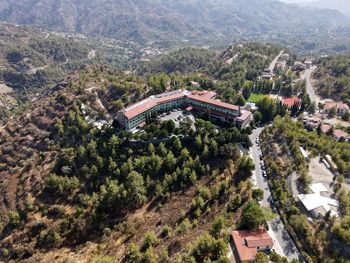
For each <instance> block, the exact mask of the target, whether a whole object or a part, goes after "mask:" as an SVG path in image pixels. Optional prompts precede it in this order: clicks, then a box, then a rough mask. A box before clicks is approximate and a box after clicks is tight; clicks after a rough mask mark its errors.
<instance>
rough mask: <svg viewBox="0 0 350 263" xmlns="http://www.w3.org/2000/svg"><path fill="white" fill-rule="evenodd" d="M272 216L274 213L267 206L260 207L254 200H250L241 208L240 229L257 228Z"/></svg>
mask: <svg viewBox="0 0 350 263" xmlns="http://www.w3.org/2000/svg"><path fill="white" fill-rule="evenodd" d="M273 218H274V214H273V213H272V212H271V210H270V209H268V208H267V207H266V208H265V207H263V208H260V207H259V204H258V203H257V202H256V201H250V202H248V204H247V205H246V206H245V207H244V208H243V211H242V215H241V219H240V227H241V228H242V229H251V230H255V229H259V228H260V227H261V226H263V225H264V224H265V223H266V221H268V220H271V219H273Z"/></svg>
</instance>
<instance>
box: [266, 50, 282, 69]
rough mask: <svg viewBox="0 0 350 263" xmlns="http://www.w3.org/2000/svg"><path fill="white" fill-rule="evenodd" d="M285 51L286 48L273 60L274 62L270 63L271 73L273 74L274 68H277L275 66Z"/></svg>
mask: <svg viewBox="0 0 350 263" xmlns="http://www.w3.org/2000/svg"><path fill="white" fill-rule="evenodd" d="M283 52H284V50H282V51H281V52H280V53H279V54H278V55H277V56H276V57H275V58H274V59H273V60H272V62H271V63H270V66H269V71H270V73H271V74H273V70H274V68H275V66H276V63H277V61H278V59H279V58H280V56H282V54H283Z"/></svg>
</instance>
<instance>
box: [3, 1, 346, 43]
mask: <svg viewBox="0 0 350 263" xmlns="http://www.w3.org/2000/svg"><path fill="white" fill-rule="evenodd" d="M0 20H2V21H9V22H13V23H18V24H31V25H37V26H40V27H42V28H46V29H50V30H55V31H64V32H73V33H83V34H88V35H94V36H105V37H109V38H115V39H123V40H125V39H127V40H133V41H136V42H139V43H140V42H150V43H152V42H154V41H155V42H157V43H158V44H168V43H173V42H179V41H184V40H185V41H187V40H190V41H198V40H200V41H201V42H203V40H208V39H209V40H212V39H214V38H215V37H224V36H225V37H226V36H232V37H233V36H237V35H238V36H239V35H244V36H246V35H260V36H264V35H265V34H267V33H285V32H289V33H293V32H295V33H301V32H313V31H314V30H315V29H316V28H317V27H322V26H324V25H327V26H328V27H329V25H332V26H334V25H341V24H344V23H348V22H349V21H348V20H347V19H346V18H345V17H344V16H343V15H341V14H340V13H339V12H337V11H330V10H310V9H303V8H301V7H297V6H290V5H287V4H285V3H281V2H276V1H274V0H248V1H247V0H234V1H228V0H220V1H214V0H205V1H199V0H191V1H187V0H186V1H185V0H180V1H179V0H176V1H175V0H171V1H165V0H146V1H144V0H142V1H141V0H132V1H121V0H117V1H108V0H93V1H79V0H75V1H49V0H39V1H37V0H26V1H20V2H18V1H15V0H1V1H0ZM228 25H229V26H228Z"/></svg>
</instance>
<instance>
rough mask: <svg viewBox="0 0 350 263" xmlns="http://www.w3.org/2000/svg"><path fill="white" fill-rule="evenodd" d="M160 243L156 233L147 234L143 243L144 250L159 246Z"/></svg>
mask: <svg viewBox="0 0 350 263" xmlns="http://www.w3.org/2000/svg"><path fill="white" fill-rule="evenodd" d="M158 243H159V238H158V237H157V235H156V234H155V233H154V232H147V233H146V234H145V240H144V242H143V246H144V248H146V249H147V248H149V247H154V246H156V245H158Z"/></svg>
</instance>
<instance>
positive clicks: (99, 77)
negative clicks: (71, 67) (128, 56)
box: [0, 67, 271, 263]
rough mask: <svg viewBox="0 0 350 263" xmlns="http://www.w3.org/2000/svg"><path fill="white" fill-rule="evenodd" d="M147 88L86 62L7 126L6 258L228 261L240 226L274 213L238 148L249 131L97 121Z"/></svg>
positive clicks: (3, 166) (0, 162) (0, 248)
mask: <svg viewBox="0 0 350 263" xmlns="http://www.w3.org/2000/svg"><path fill="white" fill-rule="evenodd" d="M146 90H148V87H147V83H146V82H145V80H143V79H142V78H139V77H132V76H127V75H123V74H119V73H113V72H109V71H108V70H107V69H105V68H103V67H89V68H88V69H86V70H83V71H81V72H79V73H78V72H77V73H75V74H73V75H71V76H70V77H69V78H67V79H66V80H65V81H63V82H61V83H60V84H59V85H57V86H56V87H55V88H53V89H50V90H49V91H48V92H47V94H46V95H45V96H43V98H42V100H41V101H40V102H35V103H34V104H33V106H32V107H31V108H30V109H28V110H27V111H26V112H25V113H24V114H23V115H21V116H18V117H16V118H14V119H12V120H11V121H9V122H8V123H7V125H5V126H1V127H0V135H1V136H0V138H1V139H0V152H1V158H0V178H1V181H2V184H1V186H2V187H1V189H0V191H1V198H2V200H1V207H0V216H1V222H2V224H1V225H0V230H1V232H0V233H1V234H0V237H1V241H0V258H1V260H5V261H7V260H10V259H12V260H15V261H21V262H51V261H67V260H71V261H82V262H133V263H135V262H184V261H188V260H190V261H191V262H204V261H206V260H212V261H216V262H222V263H224V262H228V259H227V258H226V253H227V242H228V239H227V238H228V233H229V231H230V229H232V227H238V226H246V224H248V222H249V227H250V228H259V227H260V226H261V225H264V224H265V221H266V219H268V218H270V217H271V211H268V210H261V209H260V208H259V206H258V205H257V202H256V201H255V200H254V199H253V198H252V188H251V184H250V182H249V181H247V178H249V176H250V174H251V170H252V169H253V167H254V165H253V163H252V162H251V160H250V159H249V158H247V157H246V156H240V153H239V145H243V146H245V147H247V146H249V145H250V141H249V139H248V134H249V129H247V130H242V131H239V130H238V129H237V128H232V127H231V128H223V129H221V130H220V131H219V132H218V131H217V130H216V128H215V126H214V125H213V124H211V123H210V122H207V121H205V120H198V122H197V123H196V129H195V130H193V129H192V128H191V127H190V126H188V125H187V124H186V123H184V124H182V125H181V126H180V127H179V128H177V129H175V127H174V123H173V122H172V121H169V122H164V123H154V124H151V125H148V126H146V127H145V133H136V134H132V133H128V132H123V131H122V132H120V131H118V130H117V129H115V127H116V126H115V124H113V125H112V126H104V127H103V128H102V129H101V130H100V129H98V128H96V121H98V120H101V119H102V120H106V121H107V123H108V122H109V123H112V119H111V117H110V116H109V115H110V113H113V110H115V109H117V108H118V107H120V106H123V105H125V104H128V103H130V102H132V101H135V100H138V99H140V98H142V97H143V96H145V91H146ZM178 134H182V135H183V136H182V137H179V136H177V135H178ZM165 135H166V136H165ZM170 135H172V136H171V137H169V136H170ZM241 214H242V216H241ZM252 217H253V218H254V220H253V219H252ZM70 252H74V253H70ZM101 260H103V261H101ZM115 260H116V261H115Z"/></svg>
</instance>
